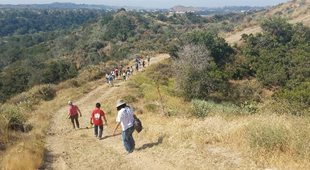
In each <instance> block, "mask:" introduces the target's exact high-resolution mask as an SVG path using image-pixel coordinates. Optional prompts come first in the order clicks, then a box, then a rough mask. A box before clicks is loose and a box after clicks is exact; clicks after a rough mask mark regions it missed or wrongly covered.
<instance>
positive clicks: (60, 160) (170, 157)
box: [40, 54, 257, 170]
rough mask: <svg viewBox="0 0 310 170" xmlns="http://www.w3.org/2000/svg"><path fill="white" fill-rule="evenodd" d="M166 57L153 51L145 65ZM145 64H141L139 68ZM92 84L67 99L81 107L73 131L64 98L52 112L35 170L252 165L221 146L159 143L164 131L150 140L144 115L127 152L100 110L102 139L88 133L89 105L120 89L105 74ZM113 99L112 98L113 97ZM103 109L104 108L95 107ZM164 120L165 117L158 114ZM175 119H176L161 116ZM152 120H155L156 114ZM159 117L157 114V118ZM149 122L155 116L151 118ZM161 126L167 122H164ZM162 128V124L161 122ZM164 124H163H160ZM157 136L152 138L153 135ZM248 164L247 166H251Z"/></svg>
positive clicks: (112, 120)
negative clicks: (41, 160)
mask: <svg viewBox="0 0 310 170" xmlns="http://www.w3.org/2000/svg"><path fill="white" fill-rule="evenodd" d="M167 58H169V55H168V54H159V55H157V56H154V57H152V58H151V64H154V63H157V62H158V61H161V60H163V59H167ZM145 69H147V67H146V68H145ZM98 83H99V84H100V85H98V86H97V87H96V88H94V89H92V90H91V91H90V92H89V93H87V94H85V95H84V96H83V97H82V98H80V99H79V100H77V101H73V104H74V105H77V106H78V107H79V109H80V110H81V112H82V117H79V122H80V129H79V130H77V131H73V129H72V125H71V121H70V120H69V119H65V116H66V115H67V114H68V105H67V101H64V102H63V103H64V106H63V107H62V108H60V109H59V110H56V111H54V113H53V115H52V118H51V119H52V120H51V121H50V126H49V129H48V132H47V137H46V138H47V140H46V152H45V157H44V163H43V165H42V167H41V168H40V169H47V170H69V169H74V170H87V169H93V170H102V169H126V170H128V169H135V170H137V169H138V170H139V169H146V170H159V169H189V168H191V169H227V168H229V167H230V168H233V169H236V168H237V169H249V168H248V167H254V168H253V169H257V167H256V166H255V164H254V163H253V162H251V160H248V159H247V158H244V157H243V156H242V155H240V154H239V153H237V152H233V151H231V150H229V149H227V148H221V147H216V146H213V145H212V144H210V145H209V144H208V145H206V146H205V147H203V148H197V149H192V148H188V149H180V150H179V149H178V148H171V147H163V146H161V144H162V142H163V140H165V136H164V135H157V134H155V135H154V139H153V140H151V141H150V140H148V139H145V138H144V137H143V133H148V124H146V123H145V124H143V122H147V121H146V120H147V119H148V116H150V115H147V114H146V115H138V117H139V118H140V119H141V120H142V124H143V126H144V130H142V132H141V133H139V134H138V133H137V132H134V133H133V136H134V139H135V143H136V149H135V150H134V152H133V153H131V154H127V152H126V150H125V148H124V146H123V143H122V139H121V127H119V128H118V130H117V132H116V135H115V136H113V135H112V132H113V129H114V127H115V124H116V122H115V118H116V116H111V115H107V114H106V118H107V121H108V125H107V126H106V125H104V129H103V136H102V137H103V139H102V140H98V139H97V138H95V137H94V130H93V129H87V128H86V127H88V126H89V120H90V115H91V113H92V111H93V109H95V103H96V102H100V103H101V104H102V103H104V102H106V100H107V97H108V96H110V95H112V94H113V93H114V92H116V90H118V89H120V88H121V87H122V86H123V85H124V84H125V82H123V81H121V80H120V79H119V80H116V81H114V86H115V87H108V86H107V84H106V80H105V79H100V80H98ZM115 102H116V100H115ZM101 109H102V110H103V111H105V108H104V107H102V108H101ZM163 119H166V118H163ZM167 119H171V120H172V119H179V118H167ZM156 120H157V119H156ZM158 120H160V118H158ZM152 121H155V119H154V120H152ZM166 126H167V127H165V128H169V126H173V124H167V125H166ZM161 128H162V127H161ZM165 128H164V129H165ZM156 136H157V137H156ZM251 169H252V168H251Z"/></svg>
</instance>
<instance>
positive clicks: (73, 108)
mask: <svg viewBox="0 0 310 170" xmlns="http://www.w3.org/2000/svg"><path fill="white" fill-rule="evenodd" d="M68 105H69V113H68V115H67V116H66V118H70V119H71V122H72V125H73V130H74V131H76V129H75V124H76V127H77V128H80V124H79V114H78V113H80V117H82V113H81V111H80V109H79V108H78V107H77V105H73V104H72V102H71V101H68ZM74 121H75V124H74Z"/></svg>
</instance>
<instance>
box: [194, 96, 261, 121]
mask: <svg viewBox="0 0 310 170" xmlns="http://www.w3.org/2000/svg"><path fill="white" fill-rule="evenodd" d="M191 105H192V107H193V115H194V116H196V117H205V116H208V115H209V114H214V113H220V114H224V115H246V114H252V113H256V112H257V111H258V107H257V106H256V105H254V104H251V103H249V102H245V103H243V104H241V106H238V105H236V104H234V103H232V102H226V101H222V102H220V103H216V102H214V101H212V100H208V101H205V100H198V99H193V100H192V101H191Z"/></svg>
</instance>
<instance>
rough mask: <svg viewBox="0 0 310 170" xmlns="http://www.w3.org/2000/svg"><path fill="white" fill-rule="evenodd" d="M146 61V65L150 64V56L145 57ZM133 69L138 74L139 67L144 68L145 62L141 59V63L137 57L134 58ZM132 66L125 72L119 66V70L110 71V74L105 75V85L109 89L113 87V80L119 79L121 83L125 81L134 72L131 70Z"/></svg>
mask: <svg viewBox="0 0 310 170" xmlns="http://www.w3.org/2000/svg"><path fill="white" fill-rule="evenodd" d="M146 59H147V63H148V65H149V64H150V56H147V57H146ZM135 61H136V63H135V65H134V66H135V68H136V71H137V72H139V67H141V66H142V67H143V68H144V67H145V64H146V62H145V60H144V59H142V61H141V60H140V59H139V57H138V56H136V58H135ZM132 67H133V66H130V67H127V69H126V70H124V69H123V65H120V66H119V68H117V67H116V68H115V70H112V71H111V72H110V73H107V74H106V79H107V84H108V86H109V87H110V86H111V87H113V86H114V85H113V80H115V79H117V78H118V77H121V79H122V80H123V81H127V80H128V79H129V78H130V77H131V76H132V75H133V72H134V69H133V68H132Z"/></svg>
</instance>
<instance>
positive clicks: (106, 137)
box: [101, 133, 121, 140]
mask: <svg viewBox="0 0 310 170" xmlns="http://www.w3.org/2000/svg"><path fill="white" fill-rule="evenodd" d="M119 135H121V133H118V134H115V136H119ZM110 137H114V136H113V135H107V136H105V137H102V138H101V140H104V139H108V138H110Z"/></svg>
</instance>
